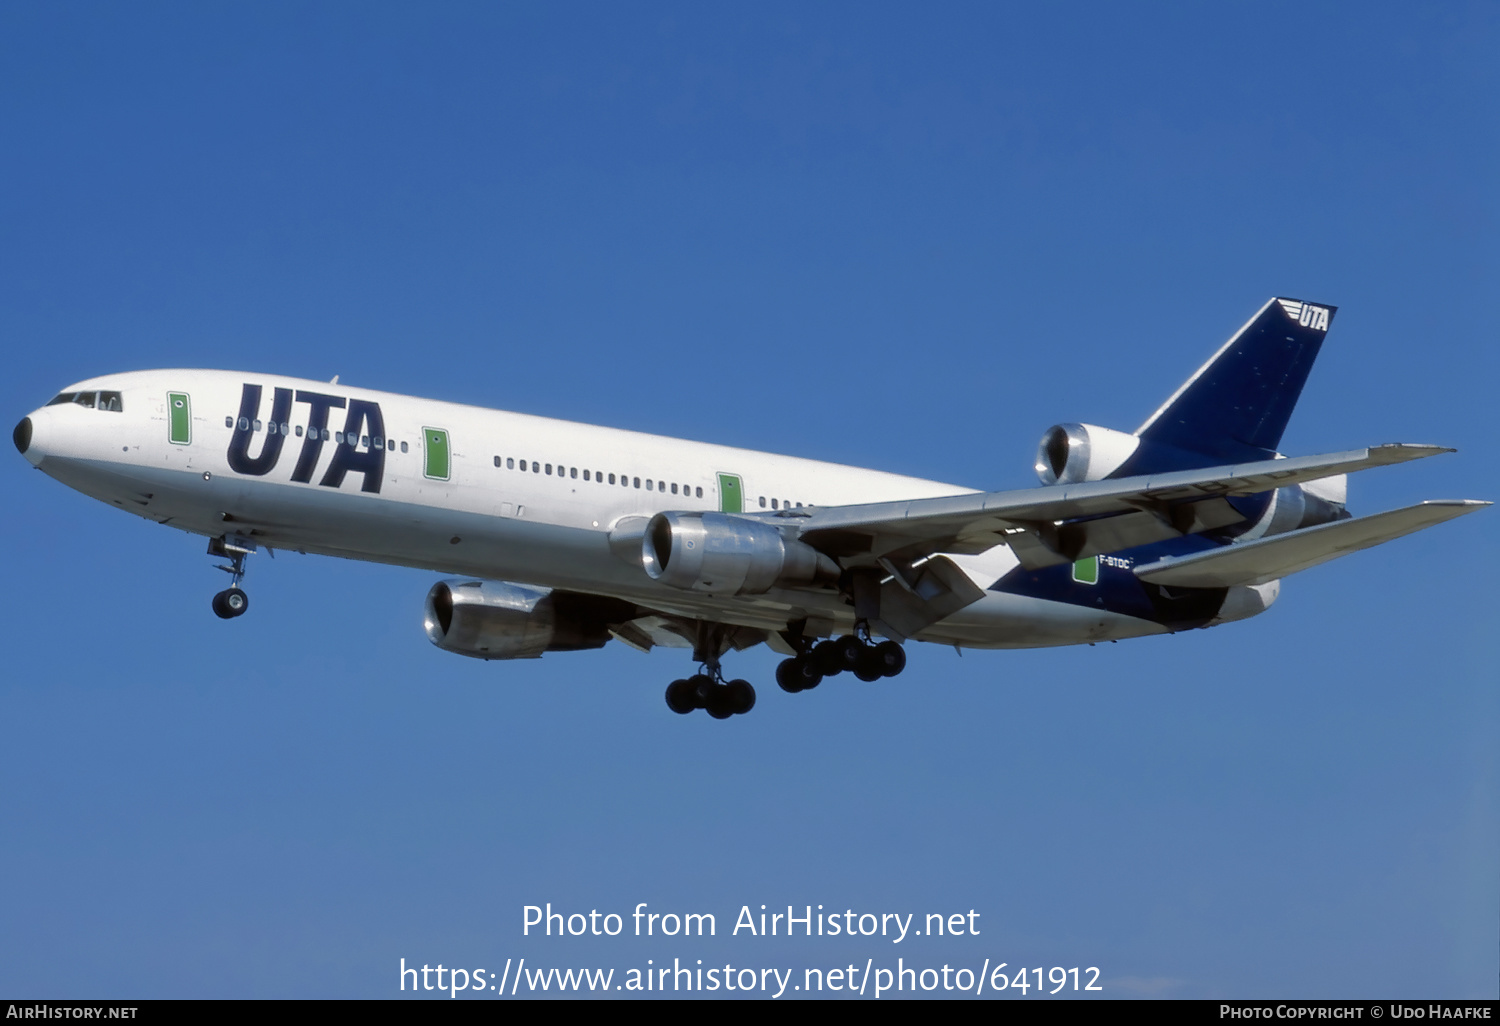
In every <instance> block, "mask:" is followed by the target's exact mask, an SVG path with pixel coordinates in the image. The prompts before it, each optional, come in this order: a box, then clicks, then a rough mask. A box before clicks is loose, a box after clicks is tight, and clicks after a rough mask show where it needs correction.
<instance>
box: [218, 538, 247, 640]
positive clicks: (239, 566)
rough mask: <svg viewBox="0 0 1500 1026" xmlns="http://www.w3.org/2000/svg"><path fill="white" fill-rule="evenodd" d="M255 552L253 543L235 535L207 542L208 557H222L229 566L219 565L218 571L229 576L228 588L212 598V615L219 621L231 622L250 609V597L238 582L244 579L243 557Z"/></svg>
mask: <svg viewBox="0 0 1500 1026" xmlns="http://www.w3.org/2000/svg"><path fill="white" fill-rule="evenodd" d="M254 551H255V543H254V542H253V541H251V540H250V539H249V538H243V537H241V536H240V535H237V534H231V535H225V536H223V537H221V538H211V539H209V542H208V554H209V555H210V556H222V557H224V558H226V559H228V560H229V565H228V566H225V565H223V564H220V565H219V567H218V569H220V570H223V571H224V572H225V573H226V574H228V575H229V587H227V588H225V589H224V590H223V591H221V592H219V593H218V594H217V595H215V596H214V601H213V607H214V615H215V616H217V617H218V618H219V619H221V620H233V619H234V618H235V617H237V616H244V615H245V610H247V609H249V608H250V596H249V595H246V594H245V591H244V589H243V588H241V587H240V582H241V581H243V580H244V579H245V557H246V556H248V555H250V553H252V552H254Z"/></svg>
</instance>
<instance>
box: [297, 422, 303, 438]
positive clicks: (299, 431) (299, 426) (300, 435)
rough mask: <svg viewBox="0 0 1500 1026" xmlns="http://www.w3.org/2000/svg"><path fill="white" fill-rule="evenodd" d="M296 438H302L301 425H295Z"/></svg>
mask: <svg viewBox="0 0 1500 1026" xmlns="http://www.w3.org/2000/svg"><path fill="white" fill-rule="evenodd" d="M297 437H298V438H301V437H302V425H301V424H298V425H297Z"/></svg>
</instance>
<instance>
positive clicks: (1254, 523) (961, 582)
mask: <svg viewBox="0 0 1500 1026" xmlns="http://www.w3.org/2000/svg"><path fill="white" fill-rule="evenodd" d="M1336 312H1337V308H1336V307H1333V306H1330V305H1327V304H1320V303H1312V302H1306V301H1303V300H1298V299H1291V298H1285V297H1275V298H1272V299H1270V300H1268V301H1267V302H1266V304H1265V305H1264V306H1262V307H1261V308H1260V310H1259V311H1257V312H1256V314H1255V315H1254V316H1253V317H1252V318H1250V320H1249V321H1248V322H1246V324H1245V325H1244V327H1242V328H1241V329H1240V330H1239V331H1238V332H1236V333H1235V334H1234V335H1233V336H1232V337H1231V338H1230V339H1229V341H1227V342H1226V343H1225V344H1224V345H1223V346H1222V347H1221V348H1220V349H1219V350H1218V351H1217V352H1216V353H1214V355H1213V356H1212V357H1211V358H1210V359H1209V360H1208V362H1206V363H1205V364H1204V365H1203V366H1202V367H1201V368H1199V370H1198V371H1197V372H1196V373H1195V374H1193V376H1192V377H1190V378H1189V379H1188V380H1187V381H1186V382H1185V383H1184V384H1183V385H1182V386H1181V387H1180V388H1179V389H1177V391H1176V392H1174V393H1173V394H1172V395H1171V396H1170V397H1169V398H1168V399H1167V401H1166V402H1165V403H1163V404H1162V405H1161V407H1160V408H1159V409H1157V410H1156V412H1155V413H1153V414H1152V415H1151V416H1150V417H1148V418H1147V420H1146V421H1145V423H1144V424H1142V425H1141V426H1140V427H1139V428H1137V429H1136V430H1135V431H1133V432H1124V431H1118V430H1112V429H1110V428H1104V427H1099V426H1096V425H1092V424H1083V423H1066V424H1058V425H1055V426H1053V427H1051V428H1049V429H1048V430H1047V431H1046V433H1045V434H1044V435H1043V436H1042V440H1041V443H1040V445H1039V447H1038V449H1037V456H1036V473H1037V475H1038V477H1039V479H1040V486H1039V487H1035V488H1027V489H1019V490H1011V491H997V492H984V491H977V490H974V489H971V488H963V487H959V486H956V485H951V484H943V483H940V482H936V481H926V480H920V479H917V478H911V477H903V476H899V475H896V474H890V473H884V472H882V471H877V470H864V469H859V468H855V467H848V466H842V465H838V464H831V463H822V462H816V461H813V460H806V459H798V458H793V457H789V456H778V455H771V454H767V453H761V452H752V451H748V450H742V449H734V448H729V447H726V446H721V445H712V444H708V443H704V442H695V441H684V440H678V439H672V438H663V437H658V436H653V435H648V434H642V433H638V432H631V431H622V430H616V429H613V428H606V427H594V426H590V425H585V424H578V423H571V422H567V421H561V420H552V419H548V418H544V417H537V416H530V415H526V414H520V413H507V412H502V411H498V410H488V409H481V408H477V407H472V406H464V405H458V404H454V403H446V402H439V401H435V400H429V399H419V398H412V397H408V396H403V395H394V394H390V393H384V392H376V391H371V390H369V389H363V388H357V387H353V386H345V385H339V383H338V378H337V377H335V378H334V379H333V381H332V382H326V383H325V382H317V381H307V380H301V379H296V378H288V377H280V376H276V375H271V374H251V373H242V372H235V371H222V370H154V371H136V372H130V373H122V374H112V375H105V376H103V377H97V378H90V379H89V380H86V381H81V382H78V383H76V384H73V385H69V386H68V387H67V388H66V389H65V390H64V391H62V392H60V393H59V394H58V395H57V396H56V397H55V398H53V399H52V400H51V401H50V402H48V403H47V404H46V405H44V406H42V407H41V408H40V409H37V410H36V411H34V412H32V413H31V414H29V415H28V416H26V417H24V418H23V419H22V420H21V421H20V423H19V424H17V425H16V428H15V431H14V433H13V440H14V442H15V445H16V448H17V449H19V450H20V452H21V454H22V455H23V456H24V457H25V458H26V459H27V461H28V462H30V463H31V465H32V466H33V467H35V468H37V469H39V470H41V471H43V472H45V473H47V474H49V475H51V476H52V477H54V478H56V479H57V480H59V481H61V482H62V483H63V484H65V485H68V486H69V487H71V488H74V489H76V490H78V491H80V492H83V493H84V494H85V495H89V496H91V497H93V498H96V499H98V500H100V501H101V502H105V503H109V504H110V505H113V506H117V507H119V508H120V509H123V510H125V511H127V512H130V513H134V514H136V515H137V516H140V517H144V518H146V519H148V520H153V521H155V522H157V523H160V524H165V525H168V526H170V527H174V528H178V529H179V530H183V531H187V532H189V533H192V534H198V535H203V536H206V537H207V538H208V539H209V542H208V552H209V554H210V555H212V556H215V557H218V558H220V559H223V560H225V562H224V563H222V564H220V569H222V570H224V571H226V572H227V573H228V574H229V575H230V586H229V587H228V588H226V589H225V590H223V591H221V592H219V593H218V594H216V595H215V596H214V597H213V602H212V608H213V611H214V612H215V613H216V614H217V615H218V616H219V617H221V618H222V619H225V620H232V619H234V618H236V617H238V616H241V615H243V614H244V613H245V612H246V610H247V609H248V608H249V598H248V596H247V594H246V592H245V590H244V589H243V588H242V587H241V585H242V583H243V580H244V577H245V560H246V557H247V556H249V555H250V554H252V553H254V552H257V551H260V550H263V549H264V550H269V551H271V552H272V553H273V554H274V551H275V550H276V549H282V550H294V551H297V552H302V553H315V554H321V555H328V556H341V557H345V558H349V559H361V560H369V561H374V562H381V563H391V564H396V565H401V566H412V567H420V568H424V569H429V570H432V571H435V572H437V573H440V574H445V575H449V576H448V577H447V578H446V579H444V580H440V581H439V582H438V583H436V584H434V585H433V586H432V588H431V590H430V591H429V592H428V594H427V598H426V604H425V610H424V628H425V630H426V633H427V636H428V638H429V639H430V640H431V641H432V643H433V644H434V645H436V646H437V647H438V648H440V649H443V650H444V651H448V652H453V653H457V654H459V655H465V656H472V657H475V658H479V659H526V658H537V657H540V656H541V655H542V654H543V653H546V652H566V651H575V650H580V649H594V648H600V647H603V646H604V645H605V644H607V643H608V642H609V641H610V640H612V639H615V640H619V641H620V642H622V643H624V644H625V645H628V646H630V647H633V648H636V649H639V650H641V651H649V650H651V649H652V648H656V647H668V648H685V649H691V652H692V660H693V662H694V663H696V664H697V667H698V669H697V672H696V673H693V674H692V675H690V676H687V677H682V678H678V679H676V680H674V681H672V682H671V684H669V685H668V687H667V689H666V702H667V705H668V707H669V708H671V709H672V710H673V711H674V712H678V713H683V714H686V713H691V712H693V711H694V710H697V709H702V710H705V711H706V712H707V713H708V714H709V715H710V716H712V717H713V718H716V719H727V718H729V717H730V716H733V715H736V714H742V713H746V712H749V711H750V709H751V708H752V707H753V706H754V705H755V701H756V693H755V688H754V687H753V686H752V685H751V684H750V683H749V682H748V681H745V680H742V679H731V680H726V679H725V674H724V672H723V668H722V660H723V657H724V656H726V655H727V654H728V653H729V652H730V651H740V650H744V649H747V648H750V647H752V646H754V645H758V644H762V643H764V644H766V645H767V646H769V647H770V648H772V649H773V650H775V651H777V652H778V653H779V654H781V655H782V656H783V657H784V658H783V659H782V661H781V662H780V663H779V665H778V666H777V670H776V681H777V683H778V684H779V685H780V687H781V688H782V690H784V691H787V692H790V693H794V694H795V693H797V692H801V691H807V690H810V689H812V688H816V687H818V686H819V684H820V683H821V682H822V681H823V680H824V679H825V678H827V677H831V676H834V675H836V674H839V673H842V672H850V673H851V674H852V675H854V676H856V677H858V678H859V679H860V680H863V681H875V680H878V679H880V678H882V677H893V676H895V675H897V674H899V673H900V672H901V671H902V669H903V668H904V667H905V665H906V650H905V647H904V644H905V643H906V642H908V641H926V642H932V643H936V644H941V645H952V646H955V647H957V648H959V649H960V650H962V649H966V648H967V649H1004V648H1031V647H1043V646H1053V645H1070V644H1080V643H1097V642H1101V641H1116V640H1120V639H1124V638H1132V637H1141V636H1146V635H1157V634H1164V633H1175V632H1177V631H1183V630H1190V629H1195V628H1203V627H1212V626H1217V625H1219V624H1224V623H1229V622H1232V621H1236V620H1243V619H1246V618H1248V617H1251V616H1256V615H1258V614H1260V613H1262V612H1264V611H1265V610H1266V609H1268V608H1269V607H1270V606H1271V604H1272V603H1273V602H1274V601H1275V600H1276V598H1277V596H1278V594H1279V593H1280V585H1281V579H1282V578H1284V577H1286V576H1288V575H1290V574H1293V573H1296V572H1298V571H1300V570H1304V569H1307V568H1309V567H1312V566H1316V565H1318V564H1320V563H1324V562H1327V561H1328V560H1331V559H1334V558H1336V557H1338V556H1342V555H1345V554H1347V553H1349V552H1354V551H1357V550H1360V549H1365V548H1369V547H1371V546H1374V545H1378V544H1381V543H1382V542H1386V541H1390V540H1392V539H1394V538H1398V537H1400V536H1402V535H1405V534H1409V533H1411V532H1414V531H1417V530H1420V529H1422V528H1425V527H1430V526H1432V525H1434V524H1437V523H1440V522H1442V521H1445V520H1450V519H1453V518H1454V517H1458V516H1461V515H1463V514H1465V513H1471V512H1473V511H1475V510H1477V509H1479V508H1481V507H1484V506H1488V505H1490V503H1488V502H1482V501H1476V500H1438V501H1428V502H1421V503H1417V504H1415V505H1412V506H1407V507H1405V508H1402V509H1396V510H1390V511H1387V512H1384V513H1377V514H1374V515H1370V516H1363V517H1358V518H1356V517H1352V516H1351V514H1350V513H1349V511H1348V509H1347V508H1346V506H1347V475H1348V474H1350V473H1353V472H1355V471H1360V470H1365V469H1368V468H1371V467H1378V466H1386V465H1390V464H1395V463H1404V462H1407V461H1409V460H1415V459H1421V458H1424V457H1427V456H1432V455H1436V454H1438V453H1444V452H1452V451H1453V450H1451V449H1446V448H1442V447H1439V446H1434V445H1409V444H1397V445H1379V446H1374V447H1371V448H1367V449H1356V450H1352V451H1347V452H1336V453H1330V454H1325V455H1318V456H1301V457H1286V456H1283V454H1281V453H1280V452H1278V451H1277V447H1278V446H1279V444H1280V442H1281V438H1282V434H1283V432H1284V430H1285V428H1286V425H1287V422H1288V420H1289V419H1290V417H1291V414H1292V410H1293V408H1294V407H1295V405H1296V403H1297V400H1298V398H1299V397H1300V395H1301V393H1302V389H1303V385H1304V384H1305V382H1306V380H1307V376H1308V373H1309V371H1310V370H1311V368H1312V365H1313V361H1314V360H1315V359H1316V357H1317V355H1318V351H1319V349H1320V348H1321V346H1322V344H1323V340H1324V338H1325V336H1326V335H1327V333H1328V330H1329V327H1330V325H1331V323H1332V321H1333V318H1334V315H1335V313H1336Z"/></svg>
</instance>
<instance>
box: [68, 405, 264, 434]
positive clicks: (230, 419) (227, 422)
mask: <svg viewBox="0 0 1500 1026" xmlns="http://www.w3.org/2000/svg"><path fill="white" fill-rule="evenodd" d="M49 405H50V404H49ZM224 426H225V427H227V428H232V427H234V418H233V417H225V418H224Z"/></svg>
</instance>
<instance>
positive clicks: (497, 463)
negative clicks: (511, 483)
mask: <svg viewBox="0 0 1500 1026" xmlns="http://www.w3.org/2000/svg"><path fill="white" fill-rule="evenodd" d="M499 465H500V457H499V456H496V457H495V466H497V467H498V466H499Z"/></svg>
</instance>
